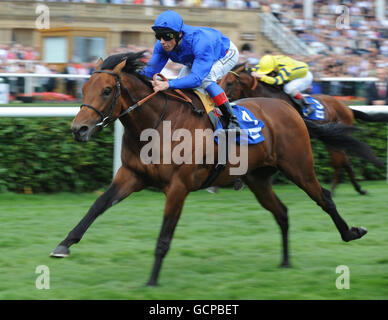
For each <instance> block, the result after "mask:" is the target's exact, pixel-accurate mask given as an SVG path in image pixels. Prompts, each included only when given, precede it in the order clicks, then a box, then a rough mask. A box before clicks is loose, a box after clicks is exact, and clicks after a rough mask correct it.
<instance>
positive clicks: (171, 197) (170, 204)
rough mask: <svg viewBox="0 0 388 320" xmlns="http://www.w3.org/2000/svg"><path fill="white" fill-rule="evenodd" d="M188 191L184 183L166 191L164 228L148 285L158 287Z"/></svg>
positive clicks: (161, 231) (174, 184)
mask: <svg viewBox="0 0 388 320" xmlns="http://www.w3.org/2000/svg"><path fill="white" fill-rule="evenodd" d="M187 194H188V191H187V189H186V187H185V185H184V184H183V183H180V182H178V183H173V185H171V186H170V187H169V188H168V190H167V191H166V206H165V209H164V217H163V223H162V228H161V230H160V234H159V238H158V242H157V244H156V249H155V261H154V266H153V268H152V272H151V277H150V279H149V281H148V282H147V285H150V286H156V285H157V281H158V276H159V272H160V269H161V266H162V262H163V258H164V257H165V255H166V254H167V252H168V250H169V248H170V243H171V240H172V236H173V234H174V230H175V227H176V225H177V223H178V220H179V217H180V215H181V212H182V208H183V203H184V201H185V199H186V196H187Z"/></svg>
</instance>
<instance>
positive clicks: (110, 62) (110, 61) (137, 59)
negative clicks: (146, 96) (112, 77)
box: [101, 51, 151, 85]
mask: <svg viewBox="0 0 388 320" xmlns="http://www.w3.org/2000/svg"><path fill="white" fill-rule="evenodd" d="M145 52H146V51H140V52H126V53H118V54H114V55H111V56H109V57H107V58H106V59H105V60H104V61H103V62H102V65H101V69H102V70H103V69H107V70H113V69H114V68H115V67H116V66H117V65H118V64H119V63H120V62H122V61H124V60H127V62H126V64H125V66H124V68H123V69H122V71H123V72H125V73H128V74H133V75H135V76H136V77H137V78H139V79H140V80H142V81H143V82H144V83H146V84H148V85H151V84H150V82H149V80H150V79H149V78H148V77H146V76H144V75H142V74H141V73H140V71H141V70H143V68H144V67H145V66H146V64H145V62H143V60H142V59H143V58H144V54H145Z"/></svg>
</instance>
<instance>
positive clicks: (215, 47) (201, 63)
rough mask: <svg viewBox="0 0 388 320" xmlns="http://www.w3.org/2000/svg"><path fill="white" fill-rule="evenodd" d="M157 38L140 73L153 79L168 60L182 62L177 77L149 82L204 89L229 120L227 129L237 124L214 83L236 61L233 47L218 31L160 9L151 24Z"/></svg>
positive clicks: (158, 86) (155, 85)
mask: <svg viewBox="0 0 388 320" xmlns="http://www.w3.org/2000/svg"><path fill="white" fill-rule="evenodd" d="M152 29H153V30H154V32H155V37H156V39H158V41H157V42H156V44H155V47H154V51H153V54H152V57H151V59H150V61H149V63H148V65H147V66H146V67H145V68H144V70H143V74H144V75H146V76H148V77H150V78H152V77H153V75H154V74H156V73H159V72H160V71H161V70H162V69H163V68H164V66H165V65H166V63H167V61H168V59H171V61H173V62H177V63H180V64H183V65H184V67H183V68H182V69H181V71H180V73H179V75H178V77H177V78H176V79H173V80H169V81H161V80H156V81H152V85H153V88H154V91H162V90H166V89H168V88H171V89H186V88H191V89H194V88H197V89H199V90H202V91H203V90H206V92H207V93H208V94H209V95H210V97H211V98H212V99H213V101H214V103H215V105H216V106H217V107H219V108H220V109H221V111H222V113H223V115H224V117H225V118H226V120H227V121H228V125H227V128H224V129H227V130H236V131H239V130H240V127H239V124H238V121H237V118H236V116H235V115H234V113H233V110H232V107H231V105H230V104H229V100H228V98H227V97H226V95H225V92H224V90H223V89H222V88H221V87H220V86H219V85H218V84H217V80H220V79H221V78H222V77H223V76H224V75H225V74H226V73H227V72H229V71H230V70H231V69H232V68H233V67H234V66H235V65H236V64H237V62H238V57H239V52H238V50H237V48H236V46H235V45H234V44H233V43H232V42H231V41H230V40H229V38H227V37H226V36H224V35H223V34H222V33H221V32H220V31H218V30H215V29H212V28H207V27H193V26H189V25H185V24H184V23H183V19H182V17H181V16H180V15H179V14H178V13H177V12H175V11H172V10H167V11H165V12H162V13H161V14H160V15H159V16H158V17H157V18H156V20H155V25H154V26H152Z"/></svg>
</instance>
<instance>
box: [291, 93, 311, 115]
mask: <svg viewBox="0 0 388 320" xmlns="http://www.w3.org/2000/svg"><path fill="white" fill-rule="evenodd" d="M288 96H289V97H290V99H291V101H293V102H294V107H295V105H296V106H297V108H296V111H298V113H299V114H300V115H301V116H302V117H308V116H309V115H310V114H311V113H313V112H314V111H315V110H314V108H313V107H312V106H311V105H310V103H308V102H307V100H306V99H305V97H303V98H302V99H297V98H295V97H294V96H292V95H291V94H289V95H288ZM304 107H306V110H305V111H303V109H304Z"/></svg>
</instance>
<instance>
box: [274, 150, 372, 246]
mask: <svg viewBox="0 0 388 320" xmlns="http://www.w3.org/2000/svg"><path fill="white" fill-rule="evenodd" d="M294 149H295V146H294ZM305 153H306V151H305ZM279 166H280V168H281V170H282V171H283V172H284V174H285V175H286V176H287V177H288V178H289V179H290V180H291V181H293V182H294V183H295V184H296V185H297V186H299V187H300V188H301V189H303V190H304V191H305V192H306V193H307V194H308V195H309V196H310V198H311V199H313V200H314V201H315V202H316V203H317V204H318V205H319V206H320V207H321V208H322V209H323V210H324V211H326V212H327V213H328V214H329V215H330V217H331V219H332V220H333V222H334V224H335V226H336V227H337V229H338V231H339V233H340V234H341V238H342V240H344V241H346V242H348V241H351V240H355V239H359V238H361V237H362V236H364V235H365V234H366V233H367V230H366V229H365V228H362V227H352V228H351V229H349V227H348V225H347V224H346V222H345V221H344V220H343V219H342V218H341V216H340V215H339V213H338V211H337V208H336V206H335V204H334V202H333V200H332V198H331V195H330V191H328V190H326V189H324V188H322V187H321V185H320V184H319V182H318V180H317V177H316V175H315V172H314V166H313V159H312V154H311V153H310V156H309V155H308V154H307V155H305V156H304V157H302V158H299V159H296V158H294V159H291V158H290V157H289V158H288V159H284V160H283V161H281V162H280V163H279Z"/></svg>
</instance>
